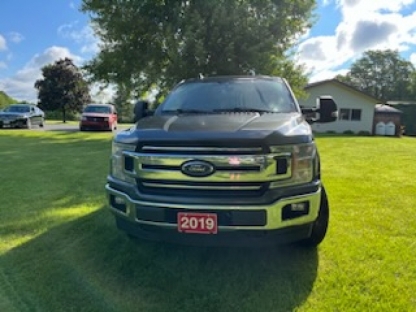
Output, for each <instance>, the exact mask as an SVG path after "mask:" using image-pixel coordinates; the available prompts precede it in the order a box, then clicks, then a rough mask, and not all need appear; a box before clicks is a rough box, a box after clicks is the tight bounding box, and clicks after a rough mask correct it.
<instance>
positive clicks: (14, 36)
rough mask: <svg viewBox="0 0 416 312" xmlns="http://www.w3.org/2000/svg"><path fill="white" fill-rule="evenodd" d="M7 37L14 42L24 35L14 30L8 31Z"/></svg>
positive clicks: (21, 38) (17, 41)
mask: <svg viewBox="0 0 416 312" xmlns="http://www.w3.org/2000/svg"><path fill="white" fill-rule="evenodd" d="M8 37H9V39H10V41H11V42H14V43H20V42H21V41H23V40H24V39H25V37H24V36H23V35H22V34H20V33H18V32H15V31H12V32H10V33H9V34H8Z"/></svg>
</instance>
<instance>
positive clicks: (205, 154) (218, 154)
mask: <svg viewBox="0 0 416 312" xmlns="http://www.w3.org/2000/svg"><path fill="white" fill-rule="evenodd" d="M195 160H197V161H202V162H206V163H209V164H210V165H212V166H213V168H215V170H213V172H212V174H209V175H208V176H203V177H196V176H190V175H189V174H186V172H184V170H183V165H184V164H185V163H187V162H189V161H195ZM124 171H125V173H126V174H128V175H130V176H131V177H133V178H135V179H136V181H137V186H138V189H139V190H140V192H142V193H144V194H155V195H156V194H157V195H166V196H261V195H263V194H264V192H265V191H267V189H268V188H269V185H270V182H275V181H276V180H285V179H289V178H290V177H291V155H290V154H270V153H264V148H263V147H258V146H257V147H256V146H252V147H234V146H232V147H214V146H186V145H184V144H181V145H180V146H179V147H175V146H165V145H163V146H162V145H160V146H159V145H158V146H155V145H143V146H139V147H138V148H137V150H136V151H135V152H124Z"/></svg>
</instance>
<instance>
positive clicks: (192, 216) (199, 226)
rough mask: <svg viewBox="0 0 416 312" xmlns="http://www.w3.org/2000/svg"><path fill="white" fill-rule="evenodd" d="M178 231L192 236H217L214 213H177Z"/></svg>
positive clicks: (216, 219)
mask: <svg viewBox="0 0 416 312" xmlns="http://www.w3.org/2000/svg"><path fill="white" fill-rule="evenodd" d="M177 222H178V231H179V232H181V233H193V234H217V233H218V218H217V215H216V214H215V213H202V212H179V213H178V214H177Z"/></svg>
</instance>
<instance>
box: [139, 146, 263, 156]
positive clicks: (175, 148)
mask: <svg viewBox="0 0 416 312" xmlns="http://www.w3.org/2000/svg"><path fill="white" fill-rule="evenodd" d="M141 150H142V151H143V152H145V151H151V152H172V153H175V152H190V153H192V152H207V153H209V152H225V153H237V154H250V153H259V152H261V151H262V148H261V147H238V148H233V147H198V146H192V147H188V146H150V145H145V146H143V147H142V148H141Z"/></svg>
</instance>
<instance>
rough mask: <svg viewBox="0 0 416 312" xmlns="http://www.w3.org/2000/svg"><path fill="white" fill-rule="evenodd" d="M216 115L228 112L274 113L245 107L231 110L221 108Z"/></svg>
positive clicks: (215, 110) (216, 110)
mask: <svg viewBox="0 0 416 312" xmlns="http://www.w3.org/2000/svg"><path fill="white" fill-rule="evenodd" d="M214 112H216V113H222V112H224V113H226V112H242V113H246V112H247V113H274V112H273V111H271V110H267V109H261V108H244V107H231V108H221V109H214Z"/></svg>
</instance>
